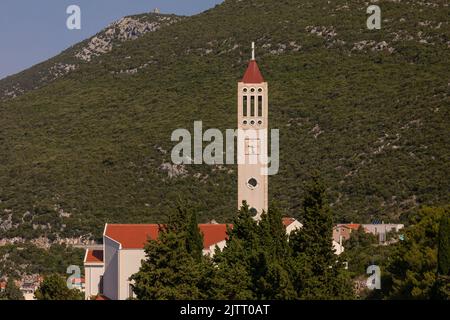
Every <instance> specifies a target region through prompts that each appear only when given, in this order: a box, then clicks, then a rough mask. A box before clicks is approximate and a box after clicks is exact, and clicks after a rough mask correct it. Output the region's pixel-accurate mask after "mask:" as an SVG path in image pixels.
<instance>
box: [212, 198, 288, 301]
mask: <svg viewBox="0 0 450 320" xmlns="http://www.w3.org/2000/svg"><path fill="white" fill-rule="evenodd" d="M290 252H291V251H290V247H289V245H288V241H287V236H286V230H285V228H284V226H283V223H282V216H281V214H280V211H278V210H277V209H274V208H270V209H269V211H268V212H267V213H263V214H262V217H261V221H260V222H259V223H257V222H256V221H255V219H254V218H253V216H252V213H251V212H250V210H249V208H248V205H247V204H246V203H245V202H244V203H243V206H242V207H241V209H240V210H239V212H238V214H237V216H236V218H235V219H234V223H233V229H232V230H230V231H229V239H228V241H227V246H226V248H225V249H224V250H223V252H219V253H217V254H216V256H215V262H216V264H217V266H218V268H217V281H218V285H217V286H216V290H217V292H216V293H217V296H216V297H217V298H220V299H293V298H295V291H294V287H293V285H292V283H291V278H290V274H289V269H288V268H287V266H288V264H289V261H290Z"/></svg>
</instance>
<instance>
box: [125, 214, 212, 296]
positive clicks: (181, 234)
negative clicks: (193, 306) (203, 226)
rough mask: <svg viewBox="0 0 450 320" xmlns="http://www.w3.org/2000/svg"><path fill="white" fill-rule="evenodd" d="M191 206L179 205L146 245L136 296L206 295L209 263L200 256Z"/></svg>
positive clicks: (201, 243)
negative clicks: (167, 221)
mask: <svg viewBox="0 0 450 320" xmlns="http://www.w3.org/2000/svg"><path fill="white" fill-rule="evenodd" d="M202 239H203V238H202V235H201V234H200V231H199V229H198V225H197V218H196V214H195V211H194V210H187V209H186V208H184V207H181V206H179V207H178V208H177V210H175V211H174V212H172V214H171V215H170V217H169V223H168V224H167V225H165V226H161V227H160V231H159V235H158V239H157V240H149V242H148V243H147V244H146V246H145V253H146V259H145V260H144V261H143V262H142V265H141V268H140V269H139V272H137V273H136V274H134V275H133V276H131V277H130V279H131V280H134V284H133V291H134V293H135V294H136V296H137V298H138V299H139V300H166V299H169V300H191V299H194V300H195V299H206V298H209V293H208V290H210V284H209V283H210V280H209V277H212V265H211V263H210V262H209V261H208V259H207V258H204V257H203V256H202V249H203V240H202Z"/></svg>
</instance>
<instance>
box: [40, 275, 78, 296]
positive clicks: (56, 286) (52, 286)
mask: <svg viewBox="0 0 450 320" xmlns="http://www.w3.org/2000/svg"><path fill="white" fill-rule="evenodd" d="M34 296H35V298H36V299H37V300H83V299H84V295H83V293H82V292H81V291H80V290H77V289H69V288H68V287H67V283H66V281H65V280H64V278H63V277H61V276H60V275H58V274H52V275H50V276H48V277H45V279H44V281H43V282H42V283H41V285H40V286H39V288H38V289H37V290H36V292H35V293H34Z"/></svg>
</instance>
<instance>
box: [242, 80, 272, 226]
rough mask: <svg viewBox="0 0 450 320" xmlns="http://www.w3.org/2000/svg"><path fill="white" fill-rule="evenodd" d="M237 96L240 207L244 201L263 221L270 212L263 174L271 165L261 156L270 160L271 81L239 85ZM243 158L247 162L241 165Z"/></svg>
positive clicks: (266, 184) (265, 178)
mask: <svg viewBox="0 0 450 320" xmlns="http://www.w3.org/2000/svg"><path fill="white" fill-rule="evenodd" d="M237 96H238V103H237V105H238V112H237V114H238V117H237V118H238V119H237V120H238V126H237V127H238V207H239V208H240V207H241V206H242V202H243V201H244V200H245V201H247V203H248V205H249V207H250V208H254V209H256V211H257V215H256V218H257V219H259V217H260V215H261V213H262V211H266V212H267V209H268V176H267V175H266V174H264V173H263V169H264V168H267V164H266V163H264V162H263V161H261V159H260V155H261V154H263V155H265V157H266V158H267V152H268V126H269V123H268V119H269V117H268V110H269V108H268V85H267V82H261V83H244V82H239V83H238V95H237ZM245 97H246V98H245ZM252 97H253V98H252ZM244 104H246V108H245V106H244ZM252 104H253V105H252ZM261 111H262V114H261ZM245 113H246V114H245ZM249 130H254V131H253V132H254V133H256V137H255V135H254V134H249V132H250V131H249ZM255 138H256V139H255ZM241 142H242V143H241ZM239 159H241V162H243V163H240V162H239ZM242 160H243V161H242ZM251 179H255V180H256V183H257V184H256V186H253V185H252V183H254V182H255V181H253V180H251Z"/></svg>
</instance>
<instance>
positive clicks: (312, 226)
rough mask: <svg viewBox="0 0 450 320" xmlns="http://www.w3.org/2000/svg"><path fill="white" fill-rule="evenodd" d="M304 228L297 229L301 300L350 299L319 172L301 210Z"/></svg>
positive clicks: (297, 275) (294, 245)
mask: <svg viewBox="0 0 450 320" xmlns="http://www.w3.org/2000/svg"><path fill="white" fill-rule="evenodd" d="M302 223H303V228H302V229H301V230H298V231H296V232H294V233H293V234H292V235H291V237H290V244H291V246H292V250H293V251H294V253H293V255H294V261H293V262H292V266H293V268H294V269H293V272H292V274H293V278H294V280H293V283H294V284H295V285H296V291H297V295H298V297H299V298H301V299H348V298H351V297H352V296H353V295H352V289H351V283H350V279H349V276H348V275H347V273H346V272H345V270H344V269H343V267H342V264H341V263H340V262H339V258H338V257H337V256H336V255H335V254H334V249H333V244H332V232H333V221H332V213H331V210H330V208H329V206H328V203H327V201H326V196H325V187H324V184H323V183H322V181H321V180H320V178H319V177H318V175H317V174H315V175H313V178H312V182H310V183H309V184H308V186H307V192H306V196H305V199H304V202H303V212H302Z"/></svg>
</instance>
